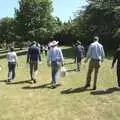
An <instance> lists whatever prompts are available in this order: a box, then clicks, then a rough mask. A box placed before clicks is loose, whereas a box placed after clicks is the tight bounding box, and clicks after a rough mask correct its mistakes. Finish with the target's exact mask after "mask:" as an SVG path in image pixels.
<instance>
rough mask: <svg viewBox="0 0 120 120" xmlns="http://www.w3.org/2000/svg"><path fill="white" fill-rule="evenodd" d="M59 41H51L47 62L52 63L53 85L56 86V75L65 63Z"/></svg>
mask: <svg viewBox="0 0 120 120" xmlns="http://www.w3.org/2000/svg"><path fill="white" fill-rule="evenodd" d="M58 43H59V42H58V41H55V40H54V41H52V42H51V43H50V45H51V48H50V50H49V53H48V59H47V64H48V66H50V64H51V71H52V87H53V88H56V76H57V72H58V70H59V69H60V67H61V65H63V60H64V59H63V54H62V51H61V49H60V48H59V47H58V46H57V45H58Z"/></svg>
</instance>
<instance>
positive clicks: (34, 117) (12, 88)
mask: <svg viewBox="0 0 120 120" xmlns="http://www.w3.org/2000/svg"><path fill="white" fill-rule="evenodd" d="M63 51H64V56H65V64H66V65H65V66H66V68H67V69H68V70H69V72H68V75H67V76H66V77H65V78H62V79H61V80H59V81H58V83H60V84H61V86H58V87H57V88H56V89H51V85H50V84H49V83H50V82H51V74H50V68H49V67H47V64H46V57H45V56H44V55H43V56H42V58H43V59H42V64H40V65H39V74H38V81H37V83H36V84H35V85H33V84H30V83H29V82H28V80H29V79H30V77H29V71H28V67H27V66H26V56H20V57H19V67H18V68H17V70H16V79H15V81H14V82H12V83H11V84H6V83H5V81H4V80H6V78H7V61H6V60H5V59H2V60H0V64H1V65H2V68H3V69H2V71H1V72H0V103H1V105H0V120H119V119H120V112H119V110H120V95H119V91H117V90H115V89H114V87H115V86H116V84H117V83H116V73H115V72H113V70H111V68H110V67H111V62H112V61H111V60H108V59H106V60H105V61H104V63H103V64H102V66H101V68H100V74H99V78H98V83H97V90H96V91H92V90H91V89H87V90H82V89H81V87H82V86H83V85H84V83H85V80H86V73H87V68H88V63H87V64H82V68H81V71H80V72H74V71H72V70H73V69H74V68H75V65H74V64H72V62H73V59H72V57H71V55H70V51H71V50H70V49H69V48H66V49H64V50H63ZM91 85H92V84H91ZM91 88H92V86H91ZM105 90H106V91H105Z"/></svg>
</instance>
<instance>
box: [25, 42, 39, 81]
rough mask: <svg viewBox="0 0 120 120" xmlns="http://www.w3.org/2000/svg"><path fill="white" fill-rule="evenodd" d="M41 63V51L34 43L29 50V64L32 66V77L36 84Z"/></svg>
mask: <svg viewBox="0 0 120 120" xmlns="http://www.w3.org/2000/svg"><path fill="white" fill-rule="evenodd" d="M39 61H41V56H40V50H39V48H38V47H37V46H36V42H35V41H33V43H32V45H31V47H30V48H29V49H28V54H27V63H29V64H30V76H31V80H33V82H34V83H36V77H37V70H38V62H39Z"/></svg>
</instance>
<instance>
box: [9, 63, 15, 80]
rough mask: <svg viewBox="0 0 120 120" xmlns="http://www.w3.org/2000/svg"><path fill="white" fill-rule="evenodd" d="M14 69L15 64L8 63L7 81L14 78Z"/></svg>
mask: <svg viewBox="0 0 120 120" xmlns="http://www.w3.org/2000/svg"><path fill="white" fill-rule="evenodd" d="M15 67H16V63H15V62H8V70H9V71H8V79H9V80H11V79H14V78H15Z"/></svg>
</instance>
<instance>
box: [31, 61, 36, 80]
mask: <svg viewBox="0 0 120 120" xmlns="http://www.w3.org/2000/svg"><path fill="white" fill-rule="evenodd" d="M37 71H38V62H36V61H30V77H31V80H33V79H36V78H37Z"/></svg>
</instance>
